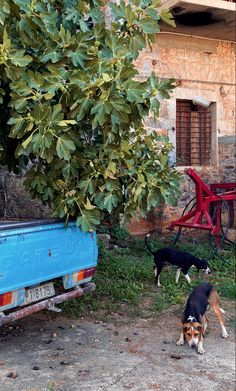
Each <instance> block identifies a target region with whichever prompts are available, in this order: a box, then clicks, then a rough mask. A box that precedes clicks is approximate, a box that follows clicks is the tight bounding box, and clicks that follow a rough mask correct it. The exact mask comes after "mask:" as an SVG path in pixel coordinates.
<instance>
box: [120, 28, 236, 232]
mask: <svg viewBox="0 0 236 391" xmlns="http://www.w3.org/2000/svg"><path fill="white" fill-rule="evenodd" d="M136 65H137V67H138V69H139V74H140V79H142V78H143V79H145V78H146V77H147V76H150V73H151V72H152V71H154V72H155V73H156V74H157V75H158V76H159V77H162V78H174V79H175V80H176V85H177V88H176V89H175V91H174V92H173V94H172V95H171V99H169V100H164V101H163V102H162V104H161V108H160V115H159V119H158V123H157V124H155V123H154V121H153V118H152V116H150V118H149V121H148V122H147V125H148V127H149V128H154V129H156V130H157V131H159V132H161V133H164V134H168V136H169V138H170V140H171V142H172V143H173V144H175V130H174V128H175V123H176V104H175V102H176V99H189V100H191V99H192V98H193V97H194V96H197V95H200V96H202V97H204V98H206V99H208V100H210V101H211V102H215V103H216V113H215V118H214V117H213V118H214V120H213V121H215V122H213V127H214V129H215V134H214V139H213V159H212V160H213V166H211V167H195V169H196V170H197V172H198V174H199V175H200V177H201V178H202V179H203V181H204V182H206V183H217V182H235V140H233V137H232V135H235V45H234V44H232V43H229V42H220V41H216V40H207V39H201V38H194V37H187V36H180V35H174V34H168V33H167V34H165V33H163V34H159V36H158V38H157V44H156V45H155V46H154V48H153V51H152V52H150V51H147V50H145V51H143V52H142V54H141V56H140V57H139V58H138V60H137V62H136ZM179 171H180V172H181V171H182V172H183V169H181V168H180V169H179ZM194 195H195V187H194V184H193V182H192V180H191V179H190V178H188V177H187V176H186V175H184V174H183V176H182V182H181V196H180V198H179V202H178V206H177V207H174V208H173V207H170V206H165V207H164V209H163V208H162V207H161V210H160V211H159V212H160V213H158V210H157V212H156V213H155V214H154V216H152V217H150V218H148V219H147V220H142V219H141V220H140V222H139V223H137V221H136V219H133V220H132V221H131V224H130V225H129V226H128V228H129V230H130V231H131V232H132V233H133V234H137V235H143V234H145V233H147V232H148V231H151V230H153V229H160V230H164V231H165V228H166V227H168V225H169V223H170V221H171V220H174V219H176V218H179V217H180V216H181V214H182V211H183V209H184V207H185V205H186V204H187V203H188V201H189V200H190V199H191V198H192V197H193V196H194ZM160 215H161V219H160Z"/></svg>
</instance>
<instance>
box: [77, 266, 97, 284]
mask: <svg viewBox="0 0 236 391" xmlns="http://www.w3.org/2000/svg"><path fill="white" fill-rule="evenodd" d="M95 270H96V267H90V268H88V269H84V270H80V271H79V272H78V273H76V274H77V278H76V280H77V281H82V280H84V279H85V278H89V277H92V276H93V275H94V273H95Z"/></svg>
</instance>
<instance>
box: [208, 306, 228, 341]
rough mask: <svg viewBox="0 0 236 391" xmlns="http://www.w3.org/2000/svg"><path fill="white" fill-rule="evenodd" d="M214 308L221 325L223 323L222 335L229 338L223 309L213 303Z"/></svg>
mask: <svg viewBox="0 0 236 391" xmlns="http://www.w3.org/2000/svg"><path fill="white" fill-rule="evenodd" d="M211 308H212V310H213V311H214V313H215V315H216V317H217V319H218V321H219V323H220V325H221V330H222V337H223V338H228V333H227V330H226V328H225V325H224V319H223V316H222V314H221V311H220V307H218V305H214V304H212V307H211Z"/></svg>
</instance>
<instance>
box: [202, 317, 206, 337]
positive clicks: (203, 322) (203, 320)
mask: <svg viewBox="0 0 236 391" xmlns="http://www.w3.org/2000/svg"><path fill="white" fill-rule="evenodd" d="M202 326H203V332H204V333H205V331H206V329H207V318H206V316H205V315H203V317H202Z"/></svg>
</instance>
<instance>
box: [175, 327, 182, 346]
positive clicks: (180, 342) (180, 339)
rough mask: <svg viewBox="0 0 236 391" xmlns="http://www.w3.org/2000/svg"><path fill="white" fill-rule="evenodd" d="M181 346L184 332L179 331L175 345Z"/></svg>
mask: <svg viewBox="0 0 236 391" xmlns="http://www.w3.org/2000/svg"><path fill="white" fill-rule="evenodd" d="M183 344H184V332H183V331H181V333H180V338H179V339H178V341H177V342H176V345H177V346H181V345H183Z"/></svg>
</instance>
